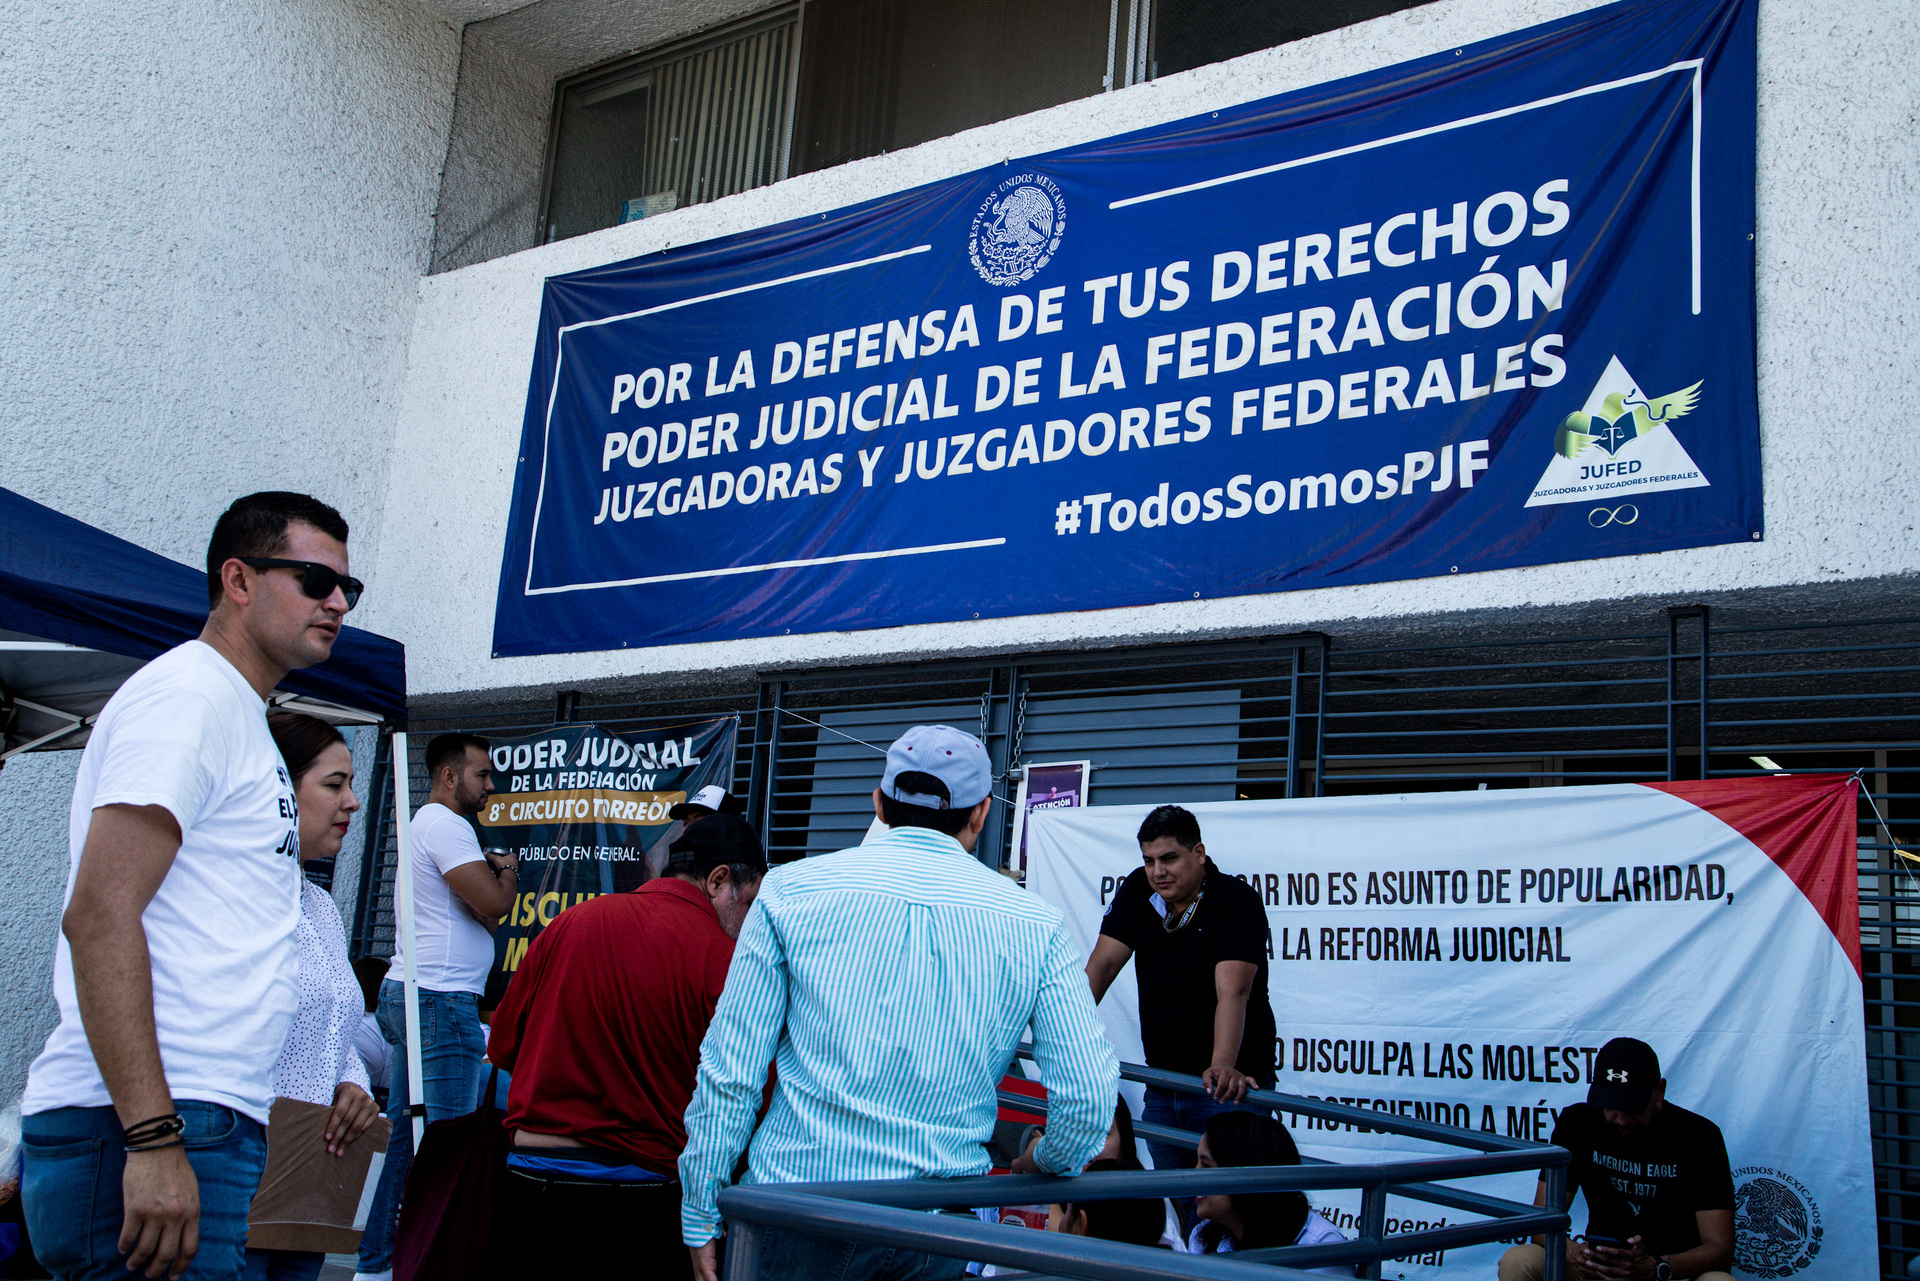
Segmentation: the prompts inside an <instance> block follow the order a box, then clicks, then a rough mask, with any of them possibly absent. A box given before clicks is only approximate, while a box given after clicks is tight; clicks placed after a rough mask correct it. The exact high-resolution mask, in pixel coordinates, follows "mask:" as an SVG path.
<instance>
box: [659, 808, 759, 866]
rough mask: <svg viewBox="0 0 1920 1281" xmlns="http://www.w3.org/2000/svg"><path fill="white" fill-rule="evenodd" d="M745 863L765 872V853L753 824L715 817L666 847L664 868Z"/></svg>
mask: <svg viewBox="0 0 1920 1281" xmlns="http://www.w3.org/2000/svg"><path fill="white" fill-rule="evenodd" d="M699 863H705V864H709V865H711V864H716V863H744V864H746V865H747V866H748V867H753V868H758V869H759V870H761V871H765V870H766V867H767V852H766V850H765V849H764V848H763V847H762V846H761V844H760V833H758V832H756V831H754V830H753V824H751V823H749V822H747V820H746V819H744V818H741V817H739V816H738V815H734V814H715V815H713V816H712V817H710V818H704V819H702V820H701V821H700V822H698V823H695V824H694V825H693V826H692V827H689V828H688V829H687V830H686V831H684V832H682V833H681V834H680V836H679V838H678V839H677V840H675V841H674V843H673V844H672V845H669V846H668V847H667V866H668V867H669V868H673V867H676V866H680V865H685V864H699Z"/></svg>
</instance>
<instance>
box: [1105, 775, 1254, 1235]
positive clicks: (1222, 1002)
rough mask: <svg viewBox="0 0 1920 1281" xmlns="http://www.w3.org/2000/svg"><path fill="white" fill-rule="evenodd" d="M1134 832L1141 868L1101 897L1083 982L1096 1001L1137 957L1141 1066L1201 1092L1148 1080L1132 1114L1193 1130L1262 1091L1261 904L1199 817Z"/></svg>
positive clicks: (1161, 1152) (1181, 816)
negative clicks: (1151, 1084)
mask: <svg viewBox="0 0 1920 1281" xmlns="http://www.w3.org/2000/svg"><path fill="white" fill-rule="evenodd" d="M1139 840H1140V857H1141V860H1142V862H1143V863H1144V864H1145V866H1143V867H1141V868H1140V869H1138V870H1137V871H1135V872H1134V873H1133V874H1132V875H1130V876H1128V877H1127V879H1126V880H1124V881H1122V882H1121V883H1120V888H1119V889H1118V890H1117V891H1116V892H1115V893H1114V896H1113V901H1112V902H1111V903H1109V904H1108V905H1107V915H1106V919H1105V920H1103V921H1101V923H1100V941H1099V942H1098V943H1096V944H1095V945H1094V949H1093V957H1092V959H1091V960H1089V961H1088V962H1087V982H1088V983H1089V984H1091V985H1092V987H1093V999H1094V1000H1095V1001H1099V1000H1100V999H1101V998H1102V997H1104V996H1105V995H1106V994H1107V988H1108V987H1109V986H1111V984H1112V983H1113V980H1114V978H1115V976H1116V975H1118V974H1119V973H1120V970H1121V968H1122V967H1123V966H1125V965H1126V963H1127V959H1128V958H1129V957H1133V956H1136V955H1137V956H1138V958H1139V961H1138V964H1137V965H1136V966H1135V967H1134V974H1135V976H1136V977H1137V978H1138V980H1139V983H1140V1039H1141V1041H1143V1042H1144V1043H1145V1046H1146V1052H1147V1063H1148V1065H1149V1066H1151V1067H1157V1068H1165V1069H1167V1070H1168V1071H1171V1072H1185V1073H1188V1074H1190V1075H1193V1076H1197V1077H1199V1078H1200V1079H1201V1080H1202V1081H1203V1082H1205V1083H1206V1086H1207V1089H1208V1090H1209V1091H1210V1092H1211V1093H1212V1098H1202V1097H1199V1096H1196V1095H1191V1094H1175V1093H1173V1092H1171V1091H1163V1090H1153V1089H1150V1090H1148V1091H1147V1106H1146V1111H1145V1117H1144V1119H1145V1120H1148V1121H1152V1122H1156V1123H1158V1124H1160V1125H1167V1126H1174V1127H1177V1128H1179V1129H1183V1130H1201V1129H1204V1128H1205V1127H1206V1123H1207V1118H1208V1117H1210V1116H1212V1115H1213V1114H1214V1113H1216V1112H1225V1111H1227V1110H1228V1109H1230V1108H1232V1107H1235V1106H1239V1105H1240V1104H1241V1100H1243V1099H1245V1098H1246V1097H1247V1091H1248V1090H1249V1089H1252V1088H1259V1089H1265V1090H1270V1089H1272V1088H1273V1071H1274V1067H1273V1047H1274V1027H1273V1009H1272V1007H1271V1006H1269V1005H1268V1004H1267V952H1268V947H1269V937H1270V935H1269V932H1268V928H1267V909H1266V907H1265V905H1264V904H1262V903H1261V901H1260V895H1259V894H1258V893H1256V892H1255V891H1254V890H1252V889H1250V888H1249V887H1248V886H1247V884H1246V882H1244V881H1240V880H1236V879H1234V878H1233V877H1231V876H1228V875H1227V874H1226V873H1224V872H1222V871H1221V870H1220V869H1219V868H1217V867H1215V866H1214V865H1213V861H1212V860H1211V859H1209V858H1208V857H1207V847H1206V846H1205V845H1203V844H1201V841H1200V823H1199V820H1197V819H1195V818H1194V816H1193V815H1192V814H1191V813H1189V812H1187V811H1186V810H1183V809H1181V808H1180V807H1179V806H1178V805H1162V806H1161V807H1160V808H1158V809H1156V810H1154V811H1153V813H1151V814H1149V815H1147V820H1146V822H1144V823H1142V824H1141V825H1140V833H1139ZM1147 1147H1148V1150H1149V1151H1151V1152H1152V1153H1153V1163H1154V1165H1155V1166H1157V1167H1159V1168H1160V1169H1163V1170H1164V1169H1180V1168H1184V1167H1189V1166H1191V1165H1192V1164H1193V1154H1192V1153H1191V1152H1187V1151H1185V1150H1184V1149H1181V1148H1176V1147H1170V1146H1168V1145H1166V1144H1161V1143H1154V1142H1152V1141H1151V1140H1149V1141H1148V1144H1147ZM1182 1217H1183V1218H1184V1217H1185V1215H1184V1214H1183V1216H1182Z"/></svg>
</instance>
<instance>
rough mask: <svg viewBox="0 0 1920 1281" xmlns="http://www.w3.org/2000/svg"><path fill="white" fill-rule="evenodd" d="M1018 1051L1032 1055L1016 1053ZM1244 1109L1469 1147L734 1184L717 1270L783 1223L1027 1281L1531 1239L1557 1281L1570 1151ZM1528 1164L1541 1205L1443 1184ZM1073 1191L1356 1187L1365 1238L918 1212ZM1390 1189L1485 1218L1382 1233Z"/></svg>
mask: <svg viewBox="0 0 1920 1281" xmlns="http://www.w3.org/2000/svg"><path fill="white" fill-rule="evenodd" d="M1022 1056H1023V1057H1029V1056H1027V1055H1026V1054H1025V1052H1024V1051H1023V1053H1022ZM1120 1075H1121V1076H1122V1077H1123V1078H1124V1079H1126V1080H1130V1081H1137V1082H1140V1083H1142V1084H1146V1085H1150V1086H1152V1087H1154V1088H1156V1089H1162V1090H1172V1091H1175V1092H1178V1093H1184V1094H1195V1095H1199V1094H1205V1093H1207V1091H1206V1087H1205V1086H1203V1085H1202V1084H1201V1083H1200V1079H1199V1078H1198V1077H1193V1076H1187V1075H1185V1074H1183V1073H1178V1072H1166V1071H1161V1070H1159V1069H1157V1068H1149V1067H1144V1066H1141V1065H1139V1064H1133V1063H1123V1064H1122V1065H1121V1069H1120ZM1000 1098H1001V1101H1002V1102H1004V1103H1006V1104H1007V1105H1009V1106H1011V1107H1015V1108H1018V1109H1019V1110H1021V1111H1025V1112H1028V1113H1031V1114H1037V1115H1045V1113H1046V1110H1047V1105H1046V1100H1044V1099H1036V1098H1032V1097H1029V1096H1027V1095H1023V1094H1014V1093H1011V1092H1006V1091H1002V1092H1000ZM1247 1102H1249V1103H1251V1104H1253V1105H1255V1106H1257V1107H1263V1108H1271V1109H1273V1110H1276V1111H1283V1112H1291V1113H1296V1114H1299V1115H1303V1116H1314V1117H1319V1118H1321V1119H1323V1120H1329V1121H1340V1122H1343V1123H1353V1124H1356V1125H1362V1126H1365V1127H1366V1128H1367V1129H1370V1130H1378V1131H1381V1132H1383V1133H1391V1134H1397V1135H1401V1136H1403V1137H1406V1138H1413V1139H1421V1140H1425V1141H1428V1142H1433V1143H1440V1144H1445V1145H1448V1146H1451V1147H1464V1148H1471V1149H1475V1151H1474V1152H1473V1153H1471V1154H1469V1155H1461V1156H1439V1157H1420V1158H1415V1159H1412V1160H1404V1161H1382V1162H1369V1163H1366V1164H1345V1163H1335V1162H1327V1161H1306V1162H1303V1163H1302V1164H1300V1165H1285V1166H1256V1167H1246V1168H1237V1169H1206V1170H1113V1171H1103V1172H1101V1173H1097V1174H1083V1175H1081V1176H1079V1177H1078V1178H1076V1179H1074V1180H1073V1182H1072V1184H1071V1185H1063V1183H1062V1182H1061V1180H1059V1179H1057V1178H1053V1177H1050V1176H1046V1175H1037V1174H1034V1175H1001V1176H988V1175H976V1176H971V1177H967V1178H956V1179H873V1180H862V1181H858V1182H839V1183H798V1184H778V1185H772V1184H759V1185H747V1186H736V1187H730V1188H725V1189H723V1190H722V1191H721V1193H720V1198H719V1203H720V1212H721V1214H722V1215H723V1216H724V1217H725V1218H726V1220H727V1222H728V1225H729V1232H728V1237H727V1255H726V1259H727V1261H726V1276H727V1278H728V1281H746V1279H747V1278H750V1277H753V1276H754V1275H755V1274H756V1273H757V1271H758V1267H759V1252H760V1247H761V1244H762V1236H761V1233H762V1231H763V1230H764V1229H767V1228H778V1229H783V1230H786V1231H792V1232H800V1233H805V1234H808V1235H814V1236H823V1237H830V1238H833V1239H836V1240H847V1241H860V1242H867V1243H871V1244H878V1245H889V1246H894V1247H897V1248H901V1249H907V1250H914V1251H919V1252H923V1253H927V1254H934V1255H941V1256H944V1257H948V1258H967V1259H973V1260H978V1261H981V1262H986V1263H992V1264H996V1265H1000V1266H1012V1267H1022V1268H1032V1269H1035V1270H1036V1271H1034V1272H1032V1273H1028V1274H1023V1275H1026V1276H1028V1277H1029V1278H1030V1279H1031V1281H1045V1279H1046V1278H1055V1277H1058V1278H1113V1279H1114V1281H1174V1279H1175V1278H1180V1277H1218V1278H1221V1279H1222V1281H1226V1279H1228V1278H1234V1277H1241V1278H1246V1279H1247V1281H1255V1278H1269V1279H1273V1278H1282V1279H1288V1278H1297V1279H1298V1281H1307V1279H1308V1278H1309V1277H1310V1276H1311V1275H1312V1274H1311V1273H1308V1272H1305V1271H1302V1270H1301V1269H1304V1268H1312V1267H1322V1266H1325V1265H1327V1264H1330V1263H1355V1264H1359V1265H1361V1266H1360V1275H1361V1276H1362V1277H1367V1278H1375V1279H1377V1278H1378V1277H1379V1276H1380V1265H1381V1262H1382V1261H1383V1260H1385V1259H1389V1258H1400V1257H1404V1256H1406V1255H1407V1254H1410V1253H1411V1254H1426V1253H1430V1252H1432V1251H1435V1250H1440V1249H1452V1248H1454V1247H1457V1246H1462V1245H1480V1244H1485V1243H1487V1242H1492V1241H1499V1240H1510V1239H1512V1238H1513V1237H1515V1236H1522V1235H1527V1234H1530V1233H1539V1234H1541V1235H1544V1236H1545V1237H1546V1247H1547V1248H1546V1281H1564V1277H1565V1267H1566V1234H1567V1230H1568V1228H1569V1227H1570V1226H1571V1220H1570V1219H1569V1218H1568V1215H1567V1212H1566V1211H1565V1210H1564V1209H1555V1208H1554V1207H1556V1206H1560V1205H1563V1204H1564V1203H1565V1202H1566V1201H1567V1199H1568V1198H1567V1195H1566V1192H1567V1184H1566V1179H1567V1163H1568V1161H1569V1160H1571V1155H1572V1154H1571V1153H1569V1152H1568V1151H1567V1150H1566V1149H1565V1148H1560V1147H1554V1146H1551V1145H1548V1144H1540V1143H1531V1142H1528V1141H1527V1140H1524V1139H1512V1138H1506V1137H1504V1136H1501V1135H1495V1134H1483V1133H1479V1132H1477V1131H1473V1130H1465V1129H1460V1128H1457V1127H1455V1126H1450V1125H1441V1124H1439V1123H1438V1122H1433V1121H1419V1120H1413V1119H1410V1118H1407V1117H1403V1116H1399V1115H1396V1114H1392V1113H1381V1112H1373V1111H1370V1110H1368V1109H1365V1108H1356V1107H1350V1106H1348V1105H1346V1104H1341V1103H1329V1102H1326V1101H1325V1100H1321V1099H1311V1098H1306V1097H1304V1096H1301V1095H1294V1094H1282V1093H1279V1092H1277V1091H1273V1090H1250V1091H1248V1094H1247ZM1138 1128H1139V1127H1136V1130H1138ZM1151 1128H1152V1129H1153V1130H1154V1131H1156V1133H1155V1135H1154V1137H1155V1138H1158V1139H1161V1140H1162V1141H1166V1140H1171V1141H1172V1142H1174V1143H1176V1144H1178V1145H1180V1146H1183V1147H1192V1146H1194V1145H1195V1144H1197V1143H1198V1142H1199V1137H1200V1136H1199V1135H1197V1134H1194V1133H1192V1132H1191V1131H1184V1130H1174V1129H1172V1128H1170V1127H1163V1126H1153V1127H1151ZM1533 1169H1537V1170H1539V1171H1540V1173H1541V1178H1542V1179H1543V1180H1544V1181H1545V1183H1546V1186H1547V1197H1546V1207H1547V1208H1545V1209H1542V1208H1540V1207H1536V1206H1533V1205H1526V1204H1522V1203H1520V1202H1518V1201H1506V1200H1502V1199H1500V1198H1497V1197H1491V1196H1487V1195H1485V1194H1482V1193H1477V1192H1468V1191H1466V1190H1465V1189H1461V1188H1451V1187H1445V1186H1442V1185H1441V1183H1440V1181H1441V1180H1447V1179H1461V1178H1472V1177H1477V1176H1481V1175H1488V1174H1505V1173H1511V1172H1514V1171H1518V1170H1533ZM1068 1186H1070V1187H1071V1190H1072V1196H1073V1200H1074V1201H1075V1202H1083V1201H1108V1200H1119V1199H1132V1198H1144V1199H1159V1198H1161V1197H1184V1196H1194V1195H1204V1194H1209V1193H1225V1194H1228V1195H1232V1194H1236V1193H1240V1194H1245V1193H1257V1192H1275V1191H1300V1190H1307V1189H1320V1188H1351V1187H1357V1188H1359V1189H1360V1190H1361V1211H1360V1218H1359V1224H1360V1234H1359V1236H1358V1237H1357V1238H1355V1239H1353V1240H1350V1241H1345V1242H1328V1243H1326V1244H1323V1245H1289V1246H1279V1247H1274V1248H1270V1249H1263V1250H1253V1251H1247V1252H1244V1253H1241V1254H1238V1255H1233V1256H1219V1255H1214V1256H1206V1257H1196V1256H1193V1255H1182V1254H1172V1253H1169V1252H1168V1251H1165V1250H1156V1249H1152V1248H1150V1247H1147V1246H1136V1245H1123V1244H1120V1243H1117V1242H1112V1241H1097V1240H1091V1239H1088V1238H1085V1237H1075V1236H1066V1235H1060V1234H1053V1233H1040V1232H1007V1231H1004V1230H1002V1229H1001V1228H1000V1227H999V1226H997V1225H994V1224H988V1223H982V1222H979V1221H978V1220H975V1219H972V1218H964V1217H958V1216H951V1215H934V1214H928V1213H925V1212H926V1211H928V1210H937V1209H942V1208H946V1207H951V1206H956V1205H1015V1204H1019V1205H1025V1204H1037V1203H1040V1202H1043V1201H1054V1200H1056V1199H1057V1198H1058V1197H1059V1195H1060V1194H1061V1191H1062V1189H1063V1187H1068ZM1389 1195H1394V1196H1401V1197H1407V1198H1410V1199H1414V1200H1420V1201H1427V1202H1431V1203H1434V1204H1439V1205H1446V1206H1449V1207H1453V1208H1458V1209H1462V1210H1466V1211H1468V1212H1471V1213H1475V1214H1482V1215H1486V1216H1487V1217H1486V1218H1485V1219H1484V1220H1482V1221H1480V1222H1476V1223H1458V1224H1448V1225H1446V1226H1444V1227H1435V1228H1428V1229H1423V1230H1421V1231H1418V1232H1406V1233H1399V1234H1396V1235H1393V1236H1388V1235H1387V1233H1386V1205H1387V1197H1388V1196H1389ZM856 1206H857V1211H856V1212H854V1213H849V1210H850V1208H852V1207H856Z"/></svg>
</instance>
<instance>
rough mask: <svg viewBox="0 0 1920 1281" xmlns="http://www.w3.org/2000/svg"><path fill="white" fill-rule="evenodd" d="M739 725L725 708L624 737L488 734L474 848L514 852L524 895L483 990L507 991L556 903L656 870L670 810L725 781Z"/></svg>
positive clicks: (587, 731) (501, 934)
mask: <svg viewBox="0 0 1920 1281" xmlns="http://www.w3.org/2000/svg"><path fill="white" fill-rule="evenodd" d="M739 729H740V722H739V719H738V718H737V717H733V716H727V717H723V718H721V719H719V720H711V721H695V722H690V723H688V724H684V725H669V726H663V727H661V728H659V729H655V730H647V731H642V732H639V733H632V734H620V733H615V732H614V731H612V730H605V729H601V728H600V727H599V726H598V725H556V726H554V727H553V728H552V729H549V730H543V731H541V732H540V733H538V734H529V735H525V736H523V737H520V738H499V739H494V740H492V744H493V785H494V787H495V789H497V790H495V792H494V794H493V795H492V797H490V798H489V799H488V801H487V804H486V807H485V808H483V809H482V810H481V811H480V813H479V815H478V822H479V825H480V844H481V845H482V846H484V847H486V848H488V849H496V848H497V849H503V850H506V851H508V852H510V853H513V854H515V855H517V856H518V857H519V859H520V894H519V896H518V897H517V898H516V899H514V902H513V907H512V908H511V909H509V911H508V913H507V919H506V921H505V922H504V923H503V924H502V926H501V928H500V930H499V931H498V932H497V933H496V934H495V935H494V965H493V973H492V975H491V976H490V977H489V980H488V993H489V995H491V996H494V997H495V998H497V997H498V995H499V993H500V992H501V991H504V990H505V987H506V982H507V980H508V979H510V978H512V977H513V972H514V971H515V970H517V969H519V968H520V961H521V959H522V958H523V957H525V956H526V954H527V947H528V945H529V944H531V943H532V942H533V940H534V937H535V936H536V935H538V934H539V933H540V931H541V930H543V929H545V928H546V927H547V926H548V925H550V924H552V923H553V918H554V917H556V916H558V915H559V914H560V913H561V912H562V911H564V910H565V909H567V908H569V907H572V906H573V905H574V904H575V903H580V902H584V901H585V900H587V899H590V898H594V897H595V896H597V895H601V894H620V893H624V892H625V891H627V890H631V889H637V888H639V887H640V886H641V885H643V884H645V883H646V882H647V881H649V880H651V879H652V878H653V877H655V876H657V875H659V872H660V868H659V867H658V866H654V865H650V864H649V862H648V854H649V852H650V851H652V850H653V848H654V846H655V845H657V844H658V843H659V840H660V838H661V837H662V836H663V835H665V834H666V832H667V830H668V828H669V827H672V826H674V819H673V818H672V816H671V814H670V813H669V811H670V810H672V808H673V807H674V806H676V805H678V804H680V803H681V802H682V801H684V800H686V799H687V797H689V796H691V795H693V794H694V793H695V792H697V791H699V790H700V789H701V788H703V787H705V786H706V785H707V784H709V783H718V784H719V785H720V786H722V787H726V786H728V785H729V784H730V783H731V782H732V780H733V748H734V739H735V737H736V736H737V735H738V733H739ZM656 860H658V856H656Z"/></svg>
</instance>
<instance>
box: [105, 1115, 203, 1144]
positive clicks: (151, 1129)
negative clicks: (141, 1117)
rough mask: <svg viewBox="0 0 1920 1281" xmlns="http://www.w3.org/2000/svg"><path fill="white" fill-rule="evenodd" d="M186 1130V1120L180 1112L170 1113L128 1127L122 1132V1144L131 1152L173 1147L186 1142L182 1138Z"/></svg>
mask: <svg viewBox="0 0 1920 1281" xmlns="http://www.w3.org/2000/svg"><path fill="white" fill-rule="evenodd" d="M186 1128H187V1123H186V1120H185V1119H184V1118H183V1117H182V1116H181V1115H180V1114H179V1113H178V1112H169V1113H167V1114H166V1115H165V1116H156V1117H150V1118H148V1119H147V1120H145V1121H140V1122H137V1123H135V1124H133V1125H130V1126H128V1127H127V1128H126V1129H124V1130H122V1131H120V1142H121V1144H122V1145H123V1146H124V1147H125V1148H126V1150H127V1151H129V1152H146V1151H150V1150H151V1149H153V1148H164V1147H171V1146H173V1145H174V1144H176V1143H184V1142H185V1141H186V1140H185V1139H184V1138H183V1137H182V1135H183V1132H184V1131H185V1130H186Z"/></svg>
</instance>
